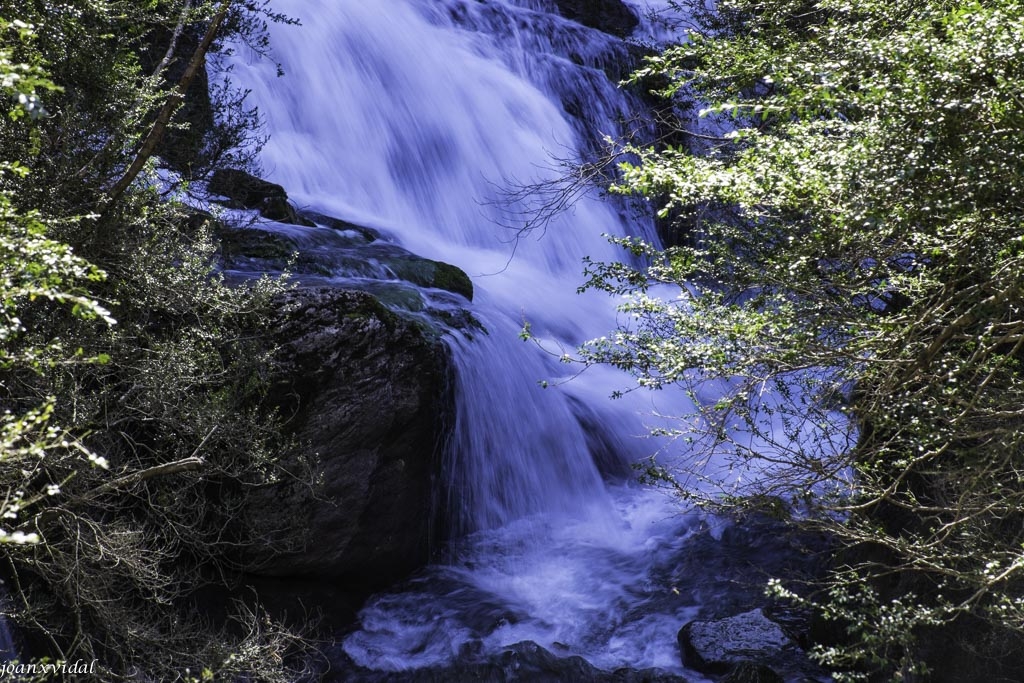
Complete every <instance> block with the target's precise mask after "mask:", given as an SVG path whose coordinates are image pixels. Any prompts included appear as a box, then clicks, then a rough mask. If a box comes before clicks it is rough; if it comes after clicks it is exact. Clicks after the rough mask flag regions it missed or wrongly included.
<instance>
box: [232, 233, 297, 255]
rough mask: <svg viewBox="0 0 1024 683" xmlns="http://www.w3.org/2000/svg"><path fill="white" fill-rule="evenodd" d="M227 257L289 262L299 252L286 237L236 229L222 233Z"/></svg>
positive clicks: (278, 234) (293, 243)
mask: <svg viewBox="0 0 1024 683" xmlns="http://www.w3.org/2000/svg"><path fill="white" fill-rule="evenodd" d="M220 242H221V249H222V250H223V253H224V256H225V257H228V258H230V257H238V256H242V257H249V258H257V259H264V260H287V259H289V258H291V257H292V255H293V254H294V253H295V252H297V251H298V250H299V247H298V245H297V244H296V243H295V242H294V241H293V240H291V239H290V238H288V237H287V236H285V235H282V234H280V233H276V232H269V231H267V230H256V229H254V228H234V229H230V230H223V231H221V233H220Z"/></svg>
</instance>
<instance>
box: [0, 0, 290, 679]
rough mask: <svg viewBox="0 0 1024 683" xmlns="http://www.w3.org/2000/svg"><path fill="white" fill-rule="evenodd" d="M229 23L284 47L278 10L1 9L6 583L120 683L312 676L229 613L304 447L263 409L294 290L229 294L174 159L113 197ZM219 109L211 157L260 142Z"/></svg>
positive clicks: (255, 620)
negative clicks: (194, 46)
mask: <svg viewBox="0 0 1024 683" xmlns="http://www.w3.org/2000/svg"><path fill="white" fill-rule="evenodd" d="M225 8H228V9H230V13H229V15H228V18H229V21H228V24H229V27H230V28H232V30H236V31H245V32H246V33H245V36H244V38H245V39H247V40H250V41H252V42H254V43H255V44H257V45H259V44H261V43H262V41H264V40H265V33H263V31H264V29H265V24H264V23H263V22H264V21H266V20H268V19H274V18H275V17H274V15H272V14H270V13H269V12H268V11H267V10H266V8H265V6H264V5H263V4H262V3H253V2H242V1H238V2H234V3H231V2H225V3H222V4H219V5H217V6H213V5H211V4H209V3H200V2H191V1H187V0H180V1H179V0H173V1H168V2H151V1H150V0H128V1H127V2H126V1H122V0H118V1H113V0H90V1H88V2H67V3H52V2H49V1H48V0H31V1H29V2H24V1H22V0H18V1H17V2H9V1H6V0H0V17H3V21H0V87H2V88H3V92H4V95H5V96H7V97H10V98H11V99H10V100H9V101H10V115H9V116H7V117H6V118H4V119H3V121H2V122H0V159H2V160H3V161H2V163H3V165H2V167H0V224H2V226H3V227H2V231H0V277H2V292H3V296H2V316H0V339H2V342H3V343H2V346H0V408H2V409H3V410H4V411H5V412H4V414H3V416H2V418H0V448H2V452H0V491H3V492H5V494H6V495H5V502H4V507H3V510H2V513H3V517H4V521H5V523H6V524H5V526H6V528H7V529H8V530H5V531H4V532H3V534H2V540H14V541H20V542H21V543H20V544H18V545H15V544H7V545H4V546H2V547H0V554H2V556H3V558H4V560H5V562H4V563H3V568H2V571H3V573H4V575H5V578H6V579H8V581H7V586H8V589H9V590H10V592H11V596H10V597H11V600H12V602H11V605H12V607H10V608H9V616H10V617H12V618H13V619H14V620H15V621H17V622H18V623H19V624H21V625H22V626H24V627H26V628H27V629H28V632H29V634H30V635H31V636H32V637H33V640H34V641H35V647H34V650H35V652H34V654H37V655H39V654H46V655H48V656H50V657H53V658H56V659H59V660H63V661H74V660H76V659H83V660H86V661H91V660H97V661H98V666H97V668H96V674H97V675H98V676H100V677H101V679H102V680H124V679H127V678H133V679H134V678H144V679H151V680H179V679H187V678H189V677H190V676H191V675H192V674H189V673H188V672H187V671H186V669H189V670H191V671H193V672H203V674H202V675H203V676H204V680H207V679H208V678H209V677H212V676H214V675H216V676H220V677H227V678H234V677H244V678H245V679H246V680H257V679H258V680H268V681H273V680H281V681H290V680H295V679H296V677H298V676H300V675H301V672H302V669H303V667H304V663H303V649H304V647H305V646H304V645H303V643H302V641H301V639H300V638H299V637H298V636H296V635H295V634H293V633H291V632H289V631H287V630H286V629H284V628H282V627H281V626H280V625H278V624H274V623H272V622H271V621H269V620H268V619H267V618H266V616H265V615H263V614H262V613H261V612H260V611H259V609H258V607H256V606H255V605H254V604H253V602H252V601H246V602H244V603H236V604H235V605H234V606H233V607H232V606H231V601H230V600H229V597H228V596H229V594H228V591H229V590H230V589H234V588H235V586H234V585H233V582H234V581H236V578H237V577H238V576H239V575H240V574H241V572H243V571H244V570H245V566H246V565H245V562H246V560H245V557H246V554H245V548H247V547H248V546H250V545H251V544H252V543H254V542H257V541H259V542H262V539H263V537H264V536H268V535H273V533H274V532H275V531H276V530H273V529H254V528H248V527H247V526H246V525H245V523H244V520H239V519H236V517H235V515H234V512H235V511H236V510H237V509H238V508H239V507H240V506H241V505H242V501H243V500H244V498H245V495H246V492H247V491H248V490H250V489H251V488H252V487H253V486H258V485H261V484H263V483H265V482H267V481H270V480H272V479H273V478H274V477H275V476H276V469H275V460H276V454H277V453H279V452H280V451H281V449H283V448H285V447H287V444H286V443H282V441H281V438H280V437H279V436H278V431H279V430H278V428H277V427H278V424H277V421H276V419H275V417H274V416H273V415H271V414H267V412H266V411H265V410H263V409H261V397H262V395H263V392H264V391H265V388H266V384H267V377H268V372H269V371H270V367H269V360H268V359H269V354H270V352H271V349H270V346H269V342H268V341H267V340H266V339H265V338H264V332H263V328H264V323H265V320H266V315H267V313H268V311H269V310H270V301H271V299H272V297H273V296H275V295H276V294H277V293H279V292H280V291H281V290H282V289H283V287H284V284H283V283H281V282H275V281H269V280H264V281H258V282H256V283H252V284H251V285H249V286H229V285H228V284H227V283H226V282H225V281H224V279H223V277H222V276H221V275H220V274H219V273H218V265H217V249H218V246H217V242H216V240H215V236H214V234H213V231H214V229H215V224H214V223H213V222H212V220H210V217H209V216H204V215H203V214H201V213H199V212H196V211H195V210H194V209H190V208H188V207H187V206H186V205H185V204H183V203H181V202H180V201H179V199H180V197H179V196H178V195H177V194H176V193H175V192H173V191H168V190H167V188H166V187H162V186H161V184H160V183H159V180H158V177H157V175H156V174H155V173H154V163H155V161H156V160H155V159H145V161H147V162H148V164H147V168H146V169H145V170H144V171H143V173H142V174H141V175H140V176H139V177H138V179H137V180H135V182H133V183H131V184H130V185H129V186H128V187H127V191H125V192H124V193H123V194H121V195H120V196H118V197H111V196H108V195H107V190H108V189H109V188H110V187H111V186H112V185H113V184H114V182H115V181H116V180H117V179H119V178H121V177H122V176H123V174H124V171H125V168H127V167H128V166H129V164H130V162H131V161H132V160H133V159H135V158H138V154H139V150H140V149H142V141H143V140H145V139H146V138H147V136H148V135H150V133H151V131H152V130H153V128H154V121H155V120H157V112H158V111H159V110H160V108H161V107H162V105H163V103H164V102H165V101H166V100H167V98H168V97H171V96H172V95H171V93H172V91H173V90H174V88H175V86H176V82H175V81H174V77H173V73H174V64H176V63H178V62H181V61H183V60H184V61H188V60H189V59H190V58H192V57H193V54H194V51H189V50H188V48H187V46H186V41H185V40H184V39H182V38H181V37H180V36H181V35H184V34H185V33H188V32H189V31H194V30H195V27H196V26H197V25H199V26H201V25H202V24H203V22H204V21H205V20H206V19H207V18H208V17H210V16H212V14H211V13H212V12H214V11H216V10H218V9H225ZM154 55H160V56H163V57H164V59H160V58H159V57H157V58H154ZM199 56H200V57H201V56H202V55H201V54H200V55H199ZM144 66H148V67H152V68H153V70H149V71H148V72H147V69H145V68H144ZM222 104H223V106H227V107H230V108H231V111H230V112H229V114H230V115H229V116H226V117H225V120H226V121H227V122H228V125H229V126H233V127H234V128H233V129H232V130H230V131H227V132H225V131H224V130H220V129H219V127H218V126H216V125H215V124H214V123H213V121H212V120H211V121H210V122H209V123H208V125H209V126H211V127H212V128H211V129H210V130H209V131H208V132H207V133H203V139H204V140H206V146H205V147H204V149H203V150H202V152H203V154H205V155H206V156H207V158H208V159H222V158H223V157H224V155H225V154H233V152H231V151H230V150H227V149H226V148H225V149H222V150H219V151H211V150H210V146H211V145H217V144H219V143H223V142H224V141H228V142H229V143H232V144H233V143H237V142H239V141H240V140H242V139H244V138H246V137H251V136H252V135H253V134H254V133H257V131H256V126H257V125H258V121H257V119H255V118H254V115H253V114H252V113H251V112H246V111H245V109H244V105H243V99H242V98H241V97H240V96H238V95H230V96H228V97H227V98H226V99H225V100H223V102H222ZM195 124H196V122H195V121H192V122H188V121H186V120H179V122H178V123H177V124H175V125H177V126H179V127H181V126H187V125H195ZM192 170H193V171H194V170H195V169H194V168H193V169H192ZM115 321H116V322H115ZM58 425H59V426H58ZM90 463H91V464H92V465H95V466H93V467H90V466H88V464H90ZM202 591H206V592H205V593H203V592H202ZM201 594H202V595H205V596H206V598H205V600H209V599H211V597H212V598H213V599H216V600H220V601H222V602H223V605H222V606H221V607H220V608H219V609H218V608H212V609H207V610H200V609H199V608H198V606H199V605H201V604H202V602H203V600H201V599H200V598H199V595H201ZM5 607H6V605H5Z"/></svg>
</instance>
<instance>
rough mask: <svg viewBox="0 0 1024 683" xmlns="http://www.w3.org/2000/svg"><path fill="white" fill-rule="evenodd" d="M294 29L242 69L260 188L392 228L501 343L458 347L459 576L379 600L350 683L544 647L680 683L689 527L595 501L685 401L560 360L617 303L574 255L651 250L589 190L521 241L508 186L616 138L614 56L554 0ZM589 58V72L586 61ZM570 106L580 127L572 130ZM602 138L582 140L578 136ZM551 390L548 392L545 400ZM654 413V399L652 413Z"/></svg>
mask: <svg viewBox="0 0 1024 683" xmlns="http://www.w3.org/2000/svg"><path fill="white" fill-rule="evenodd" d="M274 7H275V9H276V10H277V11H281V12H284V13H286V14H289V15H292V16H295V17H298V18H299V19H301V21H302V23H303V26H302V27H301V28H300V27H290V26H277V27H274V29H273V44H274V50H275V55H276V57H277V58H278V59H279V60H280V61H281V63H282V65H283V67H284V69H285V71H286V73H287V76H286V77H285V78H277V77H276V76H275V73H274V72H275V68H274V66H273V65H272V64H269V63H267V62H265V61H264V62H261V61H258V60H249V59H247V58H246V55H245V54H244V52H243V53H242V54H240V55H239V57H238V63H236V67H237V71H236V75H235V79H236V81H238V82H239V84H240V85H242V86H244V87H248V88H251V89H252V91H253V93H252V98H253V101H254V102H255V103H256V104H257V105H258V106H259V109H260V111H261V112H262V114H263V115H264V117H265V119H266V122H267V124H268V129H269V132H270V133H271V136H272V137H271V139H270V143H269V144H268V146H267V147H266V149H265V150H264V153H263V156H262V158H263V161H264V166H265V167H266V170H267V174H266V175H267V177H268V178H269V179H271V180H273V181H275V182H278V183H281V184H282V185H284V186H285V187H286V188H287V190H288V192H289V194H290V196H291V197H292V198H293V199H294V200H296V201H297V203H298V204H299V205H300V206H304V207H308V208H311V209H314V210H317V211H319V212H322V213H324V214H329V215H333V216H338V217H340V218H344V219H348V220H352V221H354V222H361V223H364V224H370V225H373V226H375V227H378V228H382V229H383V230H384V231H385V232H386V233H387V234H389V235H390V236H392V237H393V238H394V239H395V240H396V241H397V242H399V243H400V244H402V245H403V246H405V247H406V248H408V249H410V250H411V251H414V252H416V253H419V254H421V255H423V256H427V257H430V258H435V259H439V260H443V261H446V262H449V263H453V264H455V265H458V266H460V267H461V268H462V269H463V270H465V271H466V272H467V273H469V274H470V275H471V276H472V277H473V280H474V285H475V287H476V297H475V301H474V304H473V307H472V310H473V312H474V314H475V315H476V316H477V317H478V318H480V319H481V320H482V321H483V324H484V325H485V326H486V327H487V329H488V331H489V334H487V335H475V337H474V339H472V340H470V339H464V338H462V337H459V336H457V335H456V336H453V338H452V340H451V343H452V345H453V347H454V355H455V358H456V363H457V370H458V377H457V386H456V396H457V418H456V419H457V424H456V426H455V442H454V444H453V447H452V456H451V462H450V463H449V465H448V471H449V473H450V474H449V476H450V481H449V482H448V483H449V492H450V493H449V497H450V501H449V507H450V508H451V511H452V514H453V517H454V519H453V525H454V526H455V528H457V529H458V530H459V531H460V532H464V533H467V534H468V535H467V536H465V538H464V539H463V540H462V541H461V542H460V543H458V544H457V545H456V547H455V550H454V558H453V560H452V562H451V563H450V564H449V565H445V566H438V567H434V568H432V569H430V570H429V571H428V572H426V573H425V575H424V576H423V577H421V578H420V579H418V580H417V581H416V582H414V584H413V585H412V586H410V587H408V588H407V589H405V590H404V591H401V592H397V593H393V594H387V595H382V596H379V597H377V598H375V599H373V600H371V602H370V603H369V604H368V606H367V607H366V609H364V611H363V612H362V614H361V617H360V618H361V624H360V626H361V628H360V629H359V630H357V631H356V632H354V633H353V634H351V635H349V636H348V637H347V638H346V640H345V641H344V644H343V647H344V649H345V651H346V652H347V653H348V654H349V655H350V656H351V657H352V658H353V659H354V660H355V661H356V662H357V663H358V664H360V665H363V666H366V667H369V668H373V669H380V670H402V669H408V668H411V667H417V666H427V665H436V664H444V663H447V662H451V661H453V660H455V659H459V658H472V657H474V656H478V655H480V656H482V655H486V654H487V653H488V652H493V651H496V650H498V649H500V648H501V647H502V646H504V645H508V644H511V643H515V642H518V641H522V640H533V641H536V642H538V643H539V644H541V645H542V646H544V647H546V648H548V649H551V650H552V651H554V652H556V653H558V654H565V655H569V654H581V655H584V656H586V657H587V658H588V659H589V660H590V661H591V662H592V663H594V664H595V665H597V666H599V667H602V668H609V669H610V668H615V667H619V666H625V665H629V666H637V667H649V666H660V667H665V668H668V669H673V670H679V669H681V667H680V665H679V657H678V652H677V649H676V644H675V633H676V631H677V630H678V628H679V627H680V626H681V625H682V624H683V623H684V622H685V621H686V620H687V619H688V618H692V616H693V615H694V614H695V613H696V611H697V609H698V605H696V604H695V603H694V602H693V601H692V600H690V601H686V600H683V599H680V598H679V597H677V596H676V594H675V592H674V590H673V588H674V585H673V581H677V580H679V579H680V577H679V576H676V575H674V570H673V565H674V562H673V558H675V557H677V556H678V554H679V552H680V549H681V548H682V546H683V544H684V543H685V542H686V538H687V534H688V528H689V526H690V525H691V524H693V520H692V519H684V518H683V517H681V516H678V514H677V512H676V504H675V503H674V502H673V501H671V500H669V499H667V498H665V497H664V496H663V495H662V494H661V493H658V492H655V491H650V490H645V489H642V488H639V487H637V486H635V485H630V484H625V483H619V484H614V485H610V484H608V483H606V481H605V479H606V477H603V476H602V475H603V474H606V473H603V472H602V471H600V470H599V467H598V466H597V465H596V464H595V457H596V456H597V453H596V452H595V451H596V450H598V448H597V447H598V445H599V444H600V445H601V447H602V448H603V450H606V451H610V452H611V456H610V460H611V462H609V455H608V453H605V454H604V455H603V461H604V466H605V468H606V469H608V470H619V471H621V469H622V466H623V464H624V463H628V462H631V461H635V460H638V459H639V458H640V457H642V456H644V455H647V454H649V453H650V452H652V451H653V450H654V449H655V448H656V444H654V443H652V442H651V440H644V439H641V438H639V437H640V435H642V434H645V433H646V432H647V431H648V428H649V425H647V424H646V420H647V419H648V418H647V417H645V416H647V415H650V414H653V413H656V412H664V413H668V414H679V413H682V412H686V410H687V408H686V407H685V406H680V405H679V404H678V401H679V397H678V396H672V395H669V394H667V393H666V394H661V395H649V394H642V393H633V394H630V395H629V397H628V398H627V399H624V400H620V401H615V402H612V401H609V400H608V395H609V394H610V393H611V392H612V391H613V390H615V389H620V388H623V387H624V386H626V385H627V384H628V383H627V381H626V378H624V377H621V376H616V375H613V374H611V373H609V372H602V371H598V370H591V371H588V372H587V373H586V374H585V375H584V376H583V377H581V378H577V379H574V380H573V381H571V382H568V383H566V384H559V383H558V380H559V379H560V378H568V377H569V376H570V375H571V374H572V372H573V371H574V368H572V367H568V366H565V365H563V364H560V363H559V362H557V359H556V358H553V357H552V356H551V355H550V354H548V353H545V352H543V351H541V350H540V349H538V348H537V347H535V346H534V345H532V344H525V343H524V342H522V341H521V340H520V339H519V338H518V336H517V332H518V330H519V328H520V327H521V326H522V324H523V321H524V320H526V321H529V322H530V323H531V324H532V326H533V331H534V333H535V334H537V335H538V336H539V337H540V338H541V339H542V341H543V343H544V345H545V346H546V347H547V348H548V349H549V350H550V349H555V350H557V349H559V348H564V349H565V350H571V349H572V348H573V347H574V346H575V345H576V344H578V343H580V342H582V341H583V340H585V339H588V338H591V337H595V336H599V335H601V334H604V333H606V332H608V331H610V330H612V329H613V328H614V327H615V322H616V321H615V314H614V302H612V301H609V300H608V298H607V297H605V296H603V295H587V296H581V295H578V294H576V293H575V292H576V288H577V286H579V285H580V284H581V281H582V275H581V273H582V265H581V259H582V258H583V257H584V256H590V257H591V258H593V259H595V260H614V259H616V258H621V256H622V253H621V252H620V250H618V249H617V248H614V247H611V246H610V245H609V244H608V243H607V241H606V240H605V238H604V237H602V233H610V234H613V235H622V234H627V233H630V232H631V233H634V234H637V233H642V234H645V235H646V236H647V237H649V238H651V237H652V235H651V225H650V223H649V221H642V220H634V221H632V222H631V221H629V220H627V219H625V218H624V217H623V215H622V214H623V213H624V212H623V211H622V210H621V208H617V207H616V206H615V205H613V204H611V203H608V202H606V201H602V200H601V199H600V198H599V197H597V196H586V197H583V198H580V199H579V200H578V201H577V202H576V203H575V204H574V206H573V207H572V209H571V210H570V211H568V212H566V213H564V214H561V215H559V216H556V217H555V218H554V219H553V220H552V221H551V223H550V224H548V225H547V227H546V229H545V230H544V231H543V235H540V234H539V233H534V234H529V235H526V236H524V237H523V238H522V239H520V240H518V241H516V240H515V239H514V238H515V233H514V231H513V230H510V229H509V228H508V227H502V226H503V225H506V226H507V225H508V224H509V223H510V222H514V220H515V218H516V216H517V215H518V214H519V213H520V212H528V211H530V210H531V209H532V208H533V207H532V206H531V204H530V203H529V201H524V202H521V203H518V204H515V203H513V204H511V205H509V204H508V203H507V201H506V200H507V192H508V190H509V189H514V188H515V183H516V182H518V183H538V182H543V181H545V180H550V179H553V178H555V177H556V176H557V175H558V173H559V171H557V170H552V166H553V159H554V158H562V157H574V156H576V155H577V153H578V150H583V149H587V148H590V147H592V145H593V136H594V135H596V134H608V135H612V136H613V137H618V136H622V135H624V134H625V129H624V128H623V126H621V125H620V124H619V123H618V119H619V118H628V117H629V115H630V112H631V110H632V109H633V108H634V107H635V106H636V103H635V102H632V101H631V100H630V99H629V97H628V96H627V95H625V94H623V93H622V92H620V91H618V90H617V89H616V88H615V87H614V85H613V84H612V83H610V82H609V81H608V79H607V78H606V77H605V75H604V74H603V73H602V72H601V71H600V70H599V68H597V67H603V66H605V65H606V63H607V62H608V61H609V60H611V59H612V57H609V56H608V55H609V54H613V53H614V52H615V50H616V49H618V48H617V47H616V46H617V45H618V43H617V41H616V39H613V38H611V37H610V36H606V35H604V34H601V33H599V32H597V31H593V30H590V29H584V28H583V27H581V26H579V25H577V24H574V23H571V22H568V21H565V20H563V19H561V18H559V17H557V16H556V15H555V14H554V13H552V12H549V11H548V10H550V9H551V5H550V3H548V2H546V1H544V0H491V1H490V2H487V3H481V2H477V1H476V0H374V1H372V2H371V1H369V0H275V3H274ZM581 63H582V65H581ZM573 103H576V104H579V105H581V106H578V107H575V109H576V110H577V111H580V110H582V111H584V112H585V115H586V118H587V120H586V121H583V120H580V119H578V118H577V119H574V118H573V117H571V116H569V115H567V114H566V110H567V109H572V108H573V107H572V106H571V105H572V104H573ZM587 135H589V136H591V137H590V138H588V137H586V136H587ZM539 380H549V381H552V382H553V383H554V384H557V386H552V387H551V388H548V389H544V388H542V387H540V386H539V384H538V381H539ZM656 399H657V400H660V401H661V402H662V405H658V404H657V402H656Z"/></svg>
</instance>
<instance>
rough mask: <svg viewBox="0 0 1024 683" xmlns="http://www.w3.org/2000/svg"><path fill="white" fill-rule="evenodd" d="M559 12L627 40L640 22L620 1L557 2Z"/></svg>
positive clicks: (585, 24)
mask: <svg viewBox="0 0 1024 683" xmlns="http://www.w3.org/2000/svg"><path fill="white" fill-rule="evenodd" d="M555 4H556V5H557V6H558V12H559V13H560V14H561V15H562V16H563V17H565V18H566V19H572V20H573V21H578V22H579V23H581V24H583V25H584V26H589V27H591V28H596V29H597V30H598V31H603V32H605V33H609V34H611V35H613V36H619V37H620V38H625V37H626V36H628V35H629V34H630V33H632V32H633V29H635V28H636V27H637V24H639V23H640V20H639V19H637V16H636V15H635V14H633V10H631V9H630V8H629V7H628V6H626V5H625V4H623V3H622V2H620V1H619V0H555Z"/></svg>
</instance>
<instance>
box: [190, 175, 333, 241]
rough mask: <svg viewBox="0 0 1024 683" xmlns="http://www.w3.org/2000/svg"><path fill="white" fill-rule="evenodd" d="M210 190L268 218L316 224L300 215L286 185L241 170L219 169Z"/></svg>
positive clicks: (242, 207) (234, 205)
mask: <svg viewBox="0 0 1024 683" xmlns="http://www.w3.org/2000/svg"><path fill="white" fill-rule="evenodd" d="M207 189H208V190H209V191H210V193H211V194H218V195H221V196H224V197H227V198H228V199H229V200H230V201H229V202H228V205H229V206H230V207H231V208H236V209H238V208H241V209H256V210H257V211H259V212H260V215H261V216H263V217H264V218H266V219H268V220H272V221H277V222H278V223H288V224H290V225H304V226H306V227H313V225H314V223H313V222H312V221H310V220H308V219H306V218H303V217H302V216H300V215H299V214H298V212H297V211H296V209H295V207H294V206H292V205H291V203H290V202H289V201H288V193H287V192H285V190H284V188H283V187H281V186H280V185H278V184H276V183H271V182H269V181H266V180H263V179H262V178H257V177H256V176H254V175H251V174H249V173H246V172H245V171H242V170H240V169H237V168H218V169H217V170H216V171H214V172H213V175H212V176H211V177H210V182H209V183H208V184H207Z"/></svg>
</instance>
